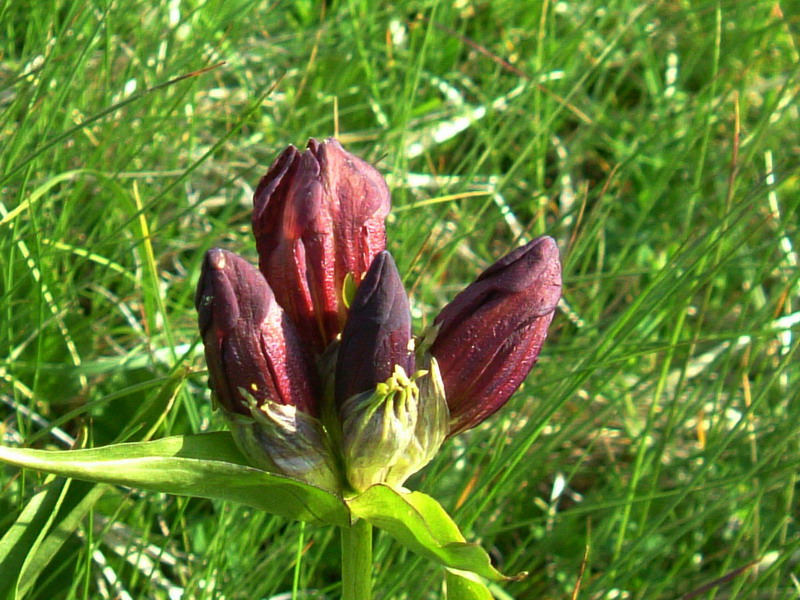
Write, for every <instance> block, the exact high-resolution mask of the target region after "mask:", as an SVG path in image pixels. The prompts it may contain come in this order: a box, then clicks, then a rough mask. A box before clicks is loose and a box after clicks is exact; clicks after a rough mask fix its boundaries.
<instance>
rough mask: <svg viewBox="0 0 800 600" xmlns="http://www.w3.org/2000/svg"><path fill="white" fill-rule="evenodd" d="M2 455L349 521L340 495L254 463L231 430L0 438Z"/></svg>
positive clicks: (19, 462) (54, 469) (132, 483)
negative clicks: (42, 445)
mask: <svg viewBox="0 0 800 600" xmlns="http://www.w3.org/2000/svg"><path fill="white" fill-rule="evenodd" d="M0 461H3V462H6V463H9V464H12V465H15V466H18V467H25V468H30V469H36V470H39V471H44V472H46V473H53V474H55V475H61V476H63V477H72V478H75V479H82V480H85V481H96V482H100V483H110V484H113V485H124V486H129V487H134V488H140V489H144V490H150V491H154V492H163V493H166V494H175V495H177V496H194V497H198V498H209V499H213V500H228V501H234V502H239V503H240V504H244V505H247V506H251V507H253V508H257V509H259V510H263V511H265V512H269V513H273V514H276V515H280V516H282V517H286V518H288V519H295V520H300V521H309V522H311V523H322V524H330V525H338V526H340V527H341V526H347V525H349V523H350V517H349V514H348V510H347V507H346V505H345V504H344V503H343V501H342V499H341V498H340V497H339V496H337V495H335V494H332V493H330V492H328V491H325V490H323V489H321V488H319V487H316V486H313V485H311V484H308V483H305V482H302V481H298V480H296V479H292V478H290V477H286V476H283V475H276V474H274V473H269V472H267V471H262V470H260V469H256V468H253V467H250V466H248V465H247V461H246V459H245V458H244V457H243V456H242V454H241V452H239V450H238V449H237V447H236V444H235V443H234V441H233V437H232V436H231V434H230V433H229V432H227V431H224V432H216V433H204V434H199V435H182V436H174V437H168V438H164V439H161V440H157V441H153V442H137V443H131V444H114V445H111V446H103V447H100V448H91V449H86V450H67V451H49V450H30V449H25V448H9V447H5V446H0Z"/></svg>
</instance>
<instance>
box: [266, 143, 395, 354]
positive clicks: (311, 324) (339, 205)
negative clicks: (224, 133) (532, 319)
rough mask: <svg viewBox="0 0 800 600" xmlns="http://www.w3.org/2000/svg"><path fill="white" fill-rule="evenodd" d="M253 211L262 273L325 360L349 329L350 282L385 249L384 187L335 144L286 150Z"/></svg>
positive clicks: (364, 165)
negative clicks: (346, 297) (346, 295)
mask: <svg viewBox="0 0 800 600" xmlns="http://www.w3.org/2000/svg"><path fill="white" fill-rule="evenodd" d="M253 204H254V211H253V233H254V234H255V237H256V244H257V247H258V255H259V266H260V269H261V272H262V273H263V274H264V277H266V279H267V281H268V282H269V285H270V287H271V288H272V289H273V291H274V292H275V297H276V298H277V300H278V303H279V304H280V305H281V306H282V307H283V309H284V310H285V311H286V312H287V313H288V314H289V317H290V318H291V319H292V321H293V322H294V323H295V325H296V326H297V328H298V330H299V332H300V335H301V337H302V338H303V340H304V341H305V342H306V343H307V344H309V345H310V346H311V348H313V349H314V351H315V352H317V353H321V352H322V351H323V350H324V349H325V347H326V346H327V345H328V344H329V343H330V342H332V341H333V340H334V339H335V338H336V336H337V335H338V334H339V333H340V332H341V330H342V327H343V326H344V322H345V319H346V316H347V310H346V308H345V306H344V303H343V301H342V289H343V286H344V282H345V278H346V277H347V276H348V274H351V276H352V277H353V279H354V282H355V283H356V284H358V283H359V282H360V281H361V279H362V277H363V276H364V273H365V272H366V271H367V269H368V268H369V265H370V264H371V263H372V259H373V257H374V256H375V255H376V254H377V253H378V252H380V251H381V250H383V249H384V247H385V246H386V233H385V227H384V219H385V218H386V215H387V214H388V213H389V205H390V197H389V190H388V188H387V187H386V183H385V182H384V180H383V178H382V177H381V175H380V174H379V173H378V171H376V170H375V168H373V167H372V166H371V165H369V164H368V163H366V162H364V161H363V160H361V159H359V158H357V157H355V156H353V155H352V154H349V153H348V152H345V150H344V149H343V148H342V147H341V145H340V144H339V142H337V141H336V140H334V139H328V140H326V141H324V142H318V141H317V140H314V139H312V140H309V142H308V149H307V150H306V151H304V152H300V151H298V150H297V149H296V148H295V147H293V146H290V147H289V148H287V149H286V150H284V152H283V153H282V154H281V155H280V156H279V157H278V159H277V160H276V161H275V163H274V164H273V165H272V167H271V168H270V170H269V172H268V173H267V174H266V175H265V176H264V177H263V178H262V179H261V182H260V183H259V185H258V188H257V189H256V192H255V195H254V197H253Z"/></svg>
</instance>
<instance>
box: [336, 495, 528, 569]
mask: <svg viewBox="0 0 800 600" xmlns="http://www.w3.org/2000/svg"><path fill="white" fill-rule="evenodd" d="M347 505H348V506H349V507H350V510H351V512H352V514H353V516H354V517H360V518H362V519H364V520H365V521H367V522H369V523H371V524H372V525H374V526H375V527H379V528H380V529H383V530H384V531H386V532H387V533H388V534H389V535H391V536H392V537H393V538H395V539H396V540H397V541H398V542H400V543H401V544H402V545H403V546H405V547H406V548H408V549H409V550H412V551H413V552H416V553H417V554H419V555H421V556H424V557H425V558H429V559H431V560H433V561H435V562H437V563H439V564H440V565H443V566H445V567H449V568H451V569H458V570H460V571H469V572H471V573H475V574H477V575H480V576H481V577H483V578H485V579H488V580H490V581H507V580H509V579H520V578H522V577H524V576H525V575H527V573H520V574H518V575H516V576H514V577H508V576H506V575H503V574H502V573H500V572H499V571H498V570H497V569H495V568H494V567H493V566H492V564H491V560H490V559H489V555H488V554H487V553H486V551H485V550H484V549H483V548H481V547H480V546H479V545H478V544H471V543H469V542H467V541H466V540H465V539H464V536H463V535H462V534H461V531H460V530H459V529H458V525H456V524H455V522H454V521H453V519H452V518H451V517H450V515H448V514H447V511H445V510H444V508H443V507H442V506H441V504H439V503H438V502H437V501H436V500H434V499H433V498H431V497H430V496H428V495H426V494H423V493H421V492H401V491H397V490H395V489H392V488H390V487H388V486H386V485H374V486H372V487H370V488H369V489H367V490H365V491H364V492H363V493H361V494H359V495H357V496H353V497H352V498H349V499H347Z"/></svg>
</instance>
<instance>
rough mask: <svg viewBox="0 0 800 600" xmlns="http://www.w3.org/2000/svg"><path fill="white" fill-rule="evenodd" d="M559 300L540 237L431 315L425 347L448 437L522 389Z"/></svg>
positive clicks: (550, 253)
mask: <svg viewBox="0 0 800 600" xmlns="http://www.w3.org/2000/svg"><path fill="white" fill-rule="evenodd" d="M559 298H561V263H560V261H559V256H558V247H557V246H556V243H555V241H554V240H553V238H550V237H546V236H544V237H540V238H536V239H535V240H533V241H532V242H530V243H528V244H526V245H524V246H522V247H520V248H517V249H516V250H514V251H512V252H511V253H509V254H508V255H506V256H504V257H503V258H501V259H500V260H498V261H497V262H496V263H494V264H493V265H492V266H490V267H489V268H488V269H486V270H485V271H484V272H483V273H481V275H480V276H479V277H478V279H476V280H475V282H473V283H472V284H470V285H469V286H467V287H466V288H465V289H464V290H463V291H462V292H461V293H459V294H458V295H457V296H456V297H455V298H454V299H453V301H452V302H450V304H448V305H447V306H445V307H444V308H443V309H442V311H441V312H440V313H439V315H438V316H437V317H436V319H434V322H433V324H434V327H433V331H432V332H431V333H430V334H429V336H432V337H434V340H433V342H432V344H431V346H430V352H431V354H432V355H433V356H434V357H436V360H437V361H438V363H439V367H440V370H441V375H442V380H443V381H444V389H445V395H446V396H447V405H448V407H449V409H450V435H451V436H452V435H456V434H457V433H460V432H462V431H464V430H466V429H470V428H471V427H475V426H476V425H477V424H479V423H481V422H482V421H484V420H485V419H486V418H487V417H489V416H490V415H492V414H493V413H494V412H495V411H497V410H498V409H499V408H500V407H501V406H503V405H504V404H505V403H506V401H508V399H509V397H510V396H511V394H513V393H514V391H515V390H516V389H517V388H518V387H519V386H520V384H521V383H522V381H523V380H524V379H525V377H526V376H527V374H528V372H529V371H530V370H531V368H532V367H533V365H534V364H535V363H536V359H537V358H538V357H539V351H540V350H541V349H542V343H543V342H544V340H545V338H546V337H547V328H548V327H549V325H550V321H552V320H553V315H554V314H555V310H556V307H557V306H558V300H559Z"/></svg>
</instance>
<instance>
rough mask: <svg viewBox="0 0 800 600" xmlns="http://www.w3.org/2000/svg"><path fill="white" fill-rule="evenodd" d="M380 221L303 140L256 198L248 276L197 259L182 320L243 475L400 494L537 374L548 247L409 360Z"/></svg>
mask: <svg viewBox="0 0 800 600" xmlns="http://www.w3.org/2000/svg"><path fill="white" fill-rule="evenodd" d="M389 207H390V197H389V190H388V188H387V186H386V183H385V182H384V180H383V178H382V177H381V175H380V174H379V173H378V171H376V170H375V169H374V168H373V167H372V166H371V165H369V164H368V163H366V162H364V161H363V160H361V159H359V158H357V157H355V156H353V155H351V154H349V153H348V152H346V151H345V150H344V149H343V148H342V147H341V145H339V143H338V142H337V141H336V140H333V139H329V140H325V141H323V142H318V141H316V140H311V141H309V143H308V148H307V149H306V150H305V151H303V152H301V151H298V150H297V149H296V148H294V147H291V146H290V147H289V148H288V149H286V150H285V151H284V152H283V153H282V154H281V155H280V156H279V157H278V159H277V160H276V162H275V163H274V164H273V166H272V167H271V168H270V169H269V171H268V172H267V174H266V175H265V176H264V177H263V178H262V179H261V182H260V183H259V185H258V188H257V189H256V192H255V196H254V211H253V232H254V235H255V238H256V247H257V250H258V256H259V268H258V269H256V268H255V267H254V266H252V265H251V264H250V263H249V262H247V261H246V260H245V259H243V258H241V257H240V256H238V255H236V254H234V253H232V252H228V251H226V250H221V249H218V248H214V249H211V250H209V251H208V252H207V253H206V256H205V260H204V262H203V269H202V273H201V276H200V281H199V283H198V287H197V295H196V299H195V304H196V306H197V310H198V315H199V326H200V333H201V335H202V338H203V343H204V346H205V353H206V361H207V363H208V369H209V385H210V387H211V389H212V391H213V393H214V398H215V403H216V406H218V407H219V408H220V409H221V410H222V412H223V414H224V415H225V417H226V419H227V420H228V422H229V423H230V426H231V430H232V432H233V435H234V439H235V440H236V442H237V444H238V446H239V447H240V449H241V450H242V452H243V453H244V454H245V456H246V457H247V458H248V460H249V461H250V462H251V463H252V464H253V465H254V466H256V467H259V468H264V469H267V470H270V471H273V472H277V473H281V474H283V475H286V476H289V477H294V478H297V479H300V480H303V481H306V482H308V483H311V484H313V485H317V486H320V487H322V488H325V489H328V490H331V491H334V492H336V493H342V494H346V493H351V492H353V491H361V490H364V489H366V488H367V487H369V486H371V485H374V484H377V483H385V484H388V485H392V486H400V485H402V484H403V482H404V481H405V480H406V479H407V478H408V477H409V476H411V475H412V474H413V473H415V472H417V471H418V470H420V469H421V468H422V467H424V466H425V465H426V464H427V463H428V462H430V460H431V459H432V458H433V457H434V456H435V454H436V452H437V451H438V449H439V447H440V446H441V444H442V443H443V442H444V440H445V439H446V438H447V437H449V436H452V435H455V434H456V433H460V432H462V431H464V430H466V429H469V428H471V427H474V426H475V425H477V424H478V423H480V422H481V421H483V420H484V419H486V418H487V417H488V416H489V415H491V414H492V413H494V412H495V411H496V410H498V409H499V408H500V407H501V406H502V405H503V404H505V402H506V401H507V400H508V398H509V397H510V396H511V394H512V393H513V392H514V391H515V390H516V389H517V387H518V386H519V385H520V384H521V383H522V381H523V379H524V378H525V376H526V375H527V374H528V372H529V371H530V369H531V367H532V366H533V364H534V363H535V362H536V359H537V357H538V355H539V351H540V349H541V346H542V342H543V341H544V339H545V337H546V335H547V328H548V326H549V324H550V321H551V320H552V318H553V315H554V312H555V308H556V305H557V303H558V300H559V298H560V295H561V271H560V263H559V256H558V249H557V247H556V245H555V242H554V241H553V240H552V239H551V238H548V237H542V238H538V239H536V240H534V241H532V242H530V243H529V244H527V245H525V246H523V247H521V248H518V249H516V250H514V251H513V252H511V253H510V254H508V255H507V256H505V257H504V258H502V259H500V260H499V261H498V262H497V263H495V264H494V265H492V266H491V267H489V268H488V269H487V270H486V271H484V272H483V274H481V275H480V276H479V277H478V279H477V280H476V281H475V282H474V283H472V284H471V285H469V286H468V287H467V288H466V289H464V290H463V291H462V292H461V293H460V294H458V295H457V296H456V297H455V299H454V300H453V301H452V302H451V303H450V304H448V305H447V306H446V307H445V308H444V309H443V310H442V311H441V312H440V313H439V315H438V316H437V317H436V318H435V319H434V321H433V325H432V327H431V328H430V329H429V330H428V331H427V332H425V333H424V334H423V335H422V336H421V338H420V340H419V344H417V345H418V346H419V347H415V338H414V336H413V333H412V328H411V313H410V310H409V303H408V297H407V295H406V292H405V290H404V288H403V283H402V278H401V277H400V274H399V273H398V270H397V267H396V265H395V262H394V260H393V259H392V257H391V255H390V254H389V253H388V252H387V251H386V250H385V246H386V234H385V225H384V220H385V218H386V216H387V215H388V213H389ZM353 290H355V291H354V292H353Z"/></svg>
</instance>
